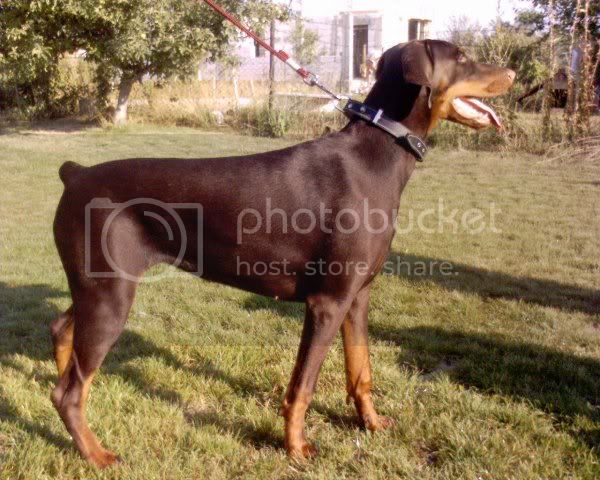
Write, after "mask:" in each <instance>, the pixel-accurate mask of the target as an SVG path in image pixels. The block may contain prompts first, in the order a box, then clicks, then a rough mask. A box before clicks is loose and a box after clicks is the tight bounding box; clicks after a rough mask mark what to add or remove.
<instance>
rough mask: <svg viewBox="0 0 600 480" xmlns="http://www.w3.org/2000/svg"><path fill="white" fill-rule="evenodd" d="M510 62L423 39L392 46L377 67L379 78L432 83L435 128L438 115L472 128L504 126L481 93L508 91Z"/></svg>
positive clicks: (388, 81) (391, 81)
mask: <svg viewBox="0 0 600 480" xmlns="http://www.w3.org/2000/svg"><path fill="white" fill-rule="evenodd" d="M515 76H516V74H515V72H513V71H512V70H510V69H508V68H504V67H498V66H494V65H485V64H481V63H476V62H473V61H472V60H470V59H469V58H468V57H467V55H466V54H465V53H464V52H463V51H462V50H461V49H460V48H458V47H457V46H455V45H453V44H451V43H448V42H444V41H440V40H418V41H414V42H409V43H405V44H401V45H398V46H396V47H393V48H391V49H390V50H388V51H387V52H385V53H384V54H383V56H382V57H381V60H380V61H379V65H378V68H377V80H378V82H385V83H386V84H387V85H388V86H390V85H391V86H392V88H393V84H394V83H398V82H401V83H405V84H412V85H418V86H421V87H427V88H428V94H429V101H428V107H429V109H430V115H429V118H430V124H429V127H428V131H431V130H432V129H433V128H434V127H435V126H436V125H437V123H438V122H439V120H444V119H445V120H451V121H453V122H457V123H460V124H462V125H466V126H468V127H471V128H475V129H480V128H486V127H489V126H495V127H497V128H501V127H502V122H501V120H500V118H499V116H498V115H497V114H496V112H494V110H493V109H492V108H491V107H489V106H488V105H486V104H485V103H483V102H482V101H481V100H479V99H480V98H486V97H495V96H498V95H502V94H504V93H506V92H507V91H508V90H509V89H510V87H511V86H512V84H513V82H514V80H515Z"/></svg>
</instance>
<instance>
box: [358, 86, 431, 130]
mask: <svg viewBox="0 0 600 480" xmlns="http://www.w3.org/2000/svg"><path fill="white" fill-rule="evenodd" d="M365 104H366V105H368V106H369V107H371V108H375V109H378V110H379V109H382V110H383V111H384V112H385V115H386V117H388V118H390V119H392V120H394V121H396V122H401V123H402V124H403V125H404V126H405V127H406V128H408V129H410V130H411V131H412V132H413V133H414V134H415V135H418V136H420V137H421V138H423V139H425V137H426V136H427V131H428V129H429V124H430V122H431V109H430V108H429V97H428V89H426V88H424V87H421V86H419V85H413V84H410V83H401V84H398V83H395V84H394V83H392V82H389V81H386V80H385V79H381V80H378V81H377V82H376V83H375V85H374V86H373V88H372V90H371V92H370V93H369V95H368V96H367V98H366V100H365Z"/></svg>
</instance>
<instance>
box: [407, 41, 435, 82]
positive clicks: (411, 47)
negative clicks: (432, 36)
mask: <svg viewBox="0 0 600 480" xmlns="http://www.w3.org/2000/svg"><path fill="white" fill-rule="evenodd" d="M401 64H402V76H403V78H404V81H405V82H406V83H413V84H415V85H422V86H426V87H430V88H431V87H432V86H433V73H434V70H435V59H434V55H433V52H432V48H431V43H430V42H429V41H428V40H423V41H417V42H411V43H408V44H406V45H405V46H404V47H402V49H401Z"/></svg>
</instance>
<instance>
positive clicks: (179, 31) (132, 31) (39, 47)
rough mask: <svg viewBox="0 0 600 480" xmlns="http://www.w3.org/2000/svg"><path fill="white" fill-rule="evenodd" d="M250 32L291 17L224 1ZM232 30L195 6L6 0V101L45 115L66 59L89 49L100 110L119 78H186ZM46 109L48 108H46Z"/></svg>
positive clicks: (158, 0) (2, 61)
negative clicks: (43, 111) (38, 109)
mask: <svg viewBox="0 0 600 480" xmlns="http://www.w3.org/2000/svg"><path fill="white" fill-rule="evenodd" d="M221 3H222V4H223V6H224V7H225V8H226V9H227V10H228V11H230V12H232V13H233V14H234V15H237V16H239V17H241V18H243V19H244V20H246V21H248V22H249V23H250V24H251V25H253V26H256V25H265V24H266V23H268V22H269V21H270V20H271V19H272V18H274V17H276V18H280V19H284V18H285V16H286V14H287V10H286V9H285V8H284V7H281V6H279V5H274V4H272V3H271V2H270V1H267V0H244V1H238V0H224V1H223V2H221ZM237 35H239V32H238V31H237V30H235V28H234V27H233V26H232V25H230V24H229V23H227V22H226V21H225V20H224V19H223V18H222V17H221V16H219V15H217V14H216V13H215V12H214V11H212V10H211V9H210V8H209V7H208V6H207V5H206V4H205V3H204V2H199V1H197V0H132V1H129V0H105V1H102V2H98V1H96V0H61V1H55V0H5V1H4V2H3V3H2V4H1V6H0V108H1V107H2V100H4V101H5V102H6V99H10V98H13V99H14V100H13V101H12V102H11V103H12V104H13V105H10V106H14V104H18V103H19V102H21V103H24V104H29V105H36V106H38V107H41V105H42V104H43V105H44V108H46V107H48V108H50V107H49V105H50V103H52V102H53V101H55V100H57V99H56V98H55V99H52V82H54V81H56V80H55V79H54V77H55V76H56V75H58V60H59V58H60V55H61V54H63V53H64V52H74V51H76V50H78V49H84V50H85V51H86V53H87V55H86V58H87V59H88V60H89V61H91V62H95V63H96V64H97V65H98V70H97V75H96V79H97V81H98V87H99V88H98V93H99V97H100V98H99V103H100V105H101V106H102V105H103V104H104V105H105V104H106V103H107V100H108V95H109V93H110V90H111V83H112V81H113V80H114V79H115V77H122V78H130V79H141V77H142V76H144V75H152V76H154V77H158V78H167V77H170V76H174V75H182V76H184V75H187V74H189V73H190V72H192V71H193V69H194V68H195V66H196V65H197V63H198V62H199V61H200V60H201V59H202V58H206V57H207V56H209V55H213V56H215V57H218V56H222V55H223V54H224V53H225V52H226V51H227V47H228V45H229V43H230V40H231V39H232V38H234V37H235V36H237ZM42 109H43V108H42Z"/></svg>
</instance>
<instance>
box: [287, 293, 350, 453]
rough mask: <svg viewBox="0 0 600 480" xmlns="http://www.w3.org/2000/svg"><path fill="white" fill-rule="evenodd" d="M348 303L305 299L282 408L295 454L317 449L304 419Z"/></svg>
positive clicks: (289, 445) (290, 450)
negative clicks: (295, 356)
mask: <svg viewBox="0 0 600 480" xmlns="http://www.w3.org/2000/svg"><path fill="white" fill-rule="evenodd" d="M349 306H350V305H349V303H348V302H338V301H337V300H336V299H334V298H332V297H330V296H324V295H318V296H313V297H310V298H309V299H307V301H306V318H305V320H304V328H303V330H302V339H301V341H300V349H299V350H298V358H297V360H296V366H295V367H294V372H293V374H292V378H291V380H290V385H289V387H288V390H287V393H286V395H285V400H284V402H283V409H282V414H283V416H284V418H285V448H286V450H287V452H288V454H289V455H290V456H292V457H295V458H301V459H303V458H311V457H314V456H315V455H316V453H317V450H316V449H315V448H314V447H313V446H312V445H310V444H309V443H308V442H307V441H306V437H305V435H304V419H305V415H306V410H307V409H308V406H309V404H310V402H311V400H312V397H313V393H314V390H315V384H316V383H317V377H318V375H319V370H320V369H321V365H322V364H323V360H325V356H326V354H327V352H328V350H329V348H330V346H331V343H332V342H333V338H334V337H335V335H336V333H337V332H338V330H339V329H340V326H341V324H342V322H343V320H344V317H345V315H346V313H347V311H348V308H349Z"/></svg>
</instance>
